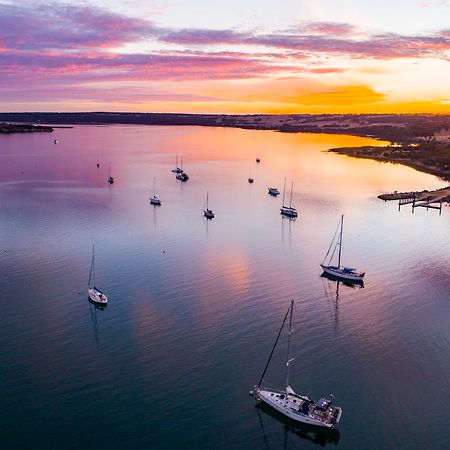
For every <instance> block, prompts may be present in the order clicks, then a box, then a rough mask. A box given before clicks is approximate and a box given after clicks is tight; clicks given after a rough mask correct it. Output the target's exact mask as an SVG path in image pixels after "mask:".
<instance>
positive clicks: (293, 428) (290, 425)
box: [255, 402, 341, 449]
mask: <svg viewBox="0 0 450 450" xmlns="http://www.w3.org/2000/svg"><path fill="white" fill-rule="evenodd" d="M255 408H256V409H257V411H258V416H259V422H260V426H261V431H262V433H263V439H264V443H265V447H266V448H269V441H268V439H267V435H266V433H265V430H264V423H263V417H262V416H261V412H262V413H263V414H267V415H269V416H271V417H273V418H275V419H277V420H278V421H279V422H281V423H283V424H284V432H285V437H284V447H283V448H285V449H287V448H288V434H289V433H292V434H294V435H296V436H298V437H300V438H302V439H305V440H306V441H309V442H312V443H314V444H317V445H320V446H321V447H325V446H326V445H329V444H333V445H337V444H338V442H339V439H340V437H341V434H340V432H339V430H338V429H336V428H322V427H316V426H314V425H307V424H304V423H301V422H297V421H295V420H292V419H289V418H288V417H286V416H285V415H283V414H281V413H279V412H278V411H277V410H275V409H273V408H271V407H270V406H269V405H267V404H265V403H264V402H259V403H257V404H256V406H255ZM292 447H293V448H297V445H296V444H295V443H293V444H292Z"/></svg>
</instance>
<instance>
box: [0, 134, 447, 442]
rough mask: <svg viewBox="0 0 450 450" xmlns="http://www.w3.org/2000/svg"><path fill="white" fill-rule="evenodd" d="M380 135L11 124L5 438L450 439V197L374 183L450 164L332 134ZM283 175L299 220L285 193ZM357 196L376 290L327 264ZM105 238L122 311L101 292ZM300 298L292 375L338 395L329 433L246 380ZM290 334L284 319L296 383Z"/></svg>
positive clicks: (0, 369) (305, 388)
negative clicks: (429, 206)
mask: <svg viewBox="0 0 450 450" xmlns="http://www.w3.org/2000/svg"><path fill="white" fill-rule="evenodd" d="M55 138H57V139H58V144H54V139H55ZM371 142H372V141H370V140H368V139H363V138H354V137H349V136H333V135H330V136H327V135H308V134H298V135H294V134H282V133H274V132H270V131H248V130H237V129H220V128H199V127H144V126H142V127H138V126H109V127H94V126H85V127H83V126H77V127H75V128H73V129H58V130H56V131H55V132H54V133H53V134H52V135H50V134H46V133H43V134H30V135H11V136H0V205H1V208H0V292H1V296H0V307H1V316H2V326H1V327H0V392H1V393H2V394H1V402H0V405H1V408H0V436H1V444H0V445H1V448H5V449H28V448H30V449H53V448H55V449H80V448H85V449H91V448H92V449H94V448H95V449H97V450H99V449H111V448H115V449H122V448H123V449H130V448H154V449H172V448H192V449H203V448H205V449H206V448H216V449H228V448H239V449H241V448H242V449H246V448H271V449H278V448H316V447H317V446H323V445H329V446H331V447H334V446H337V447H339V448H342V449H345V448H352V449H355V448H358V449H380V448H395V449H400V448H405V449H412V448H417V449H422V448H433V449H434V448H436V449H440V448H442V449H443V448H447V446H448V443H449V442H450V432H449V427H448V423H449V420H450V401H449V399H450V384H449V380H450V376H449V375H450V358H449V354H450V352H449V349H450V281H449V279H450V277H449V274H450V239H449V238H450V233H449V226H450V214H449V208H448V207H444V208H443V212H442V215H439V214H438V212H436V211H426V210H425V209H420V208H417V209H416V211H415V212H414V214H412V213H411V209H410V208H409V207H404V208H403V209H402V210H401V211H400V212H399V211H398V210H397V206H396V205H395V204H393V203H384V202H381V201H380V200H378V199H377V198H376V195H377V194H379V193H381V192H385V191H391V190H394V189H397V190H411V189H432V188H436V187H442V186H444V185H445V183H443V182H442V181H440V180H438V179H437V178H435V177H432V176H429V175H425V174H420V173H418V172H416V171H414V170H413V169H409V168H405V167H402V166H396V165H392V164H380V163H376V162H373V161H367V160H357V159H352V158H347V157H344V156H339V155H334V154H329V153H326V150H327V149H328V148H331V147H336V146H345V145H367V144H368V143H371ZM176 154H179V155H181V154H182V155H183V163H184V168H185V170H186V172H187V173H188V174H189V175H190V180H189V181H188V182H186V183H181V182H179V181H177V180H175V177H174V174H173V173H172V172H171V171H170V169H171V168H172V167H173V166H174V165H175V155H176ZM256 156H258V157H260V158H261V163H260V164H256V162H255V158H256ZM97 161H99V163H100V168H97V167H96V163H97ZM110 164H111V174H112V175H113V176H114V178H115V183H114V185H112V186H109V185H108V184H107V182H106V180H107V177H108V170H109V165H110ZM249 174H251V176H252V177H253V178H254V179H255V182H254V184H253V185H250V184H248V182H247V178H248V176H249ZM154 177H155V178H156V186H157V194H158V196H159V197H160V198H161V200H162V203H163V204H162V206H161V207H157V208H154V207H152V206H150V205H149V201H148V198H149V196H151V195H153V178H154ZM285 177H287V179H288V185H289V184H290V181H291V180H293V181H294V194H293V205H294V206H295V207H297V208H298V210H299V217H298V219H297V220H296V221H289V220H286V219H282V218H281V217H280V215H279V207H280V206H281V198H280V197H281V196H280V197H278V198H272V197H270V196H268V195H267V187H268V186H276V187H278V188H279V189H280V190H281V189H282V187H283V181H284V178H285ZM207 192H209V206H210V207H211V208H212V209H213V210H214V212H215V214H216V217H215V219H214V220H212V221H209V222H208V221H207V220H206V219H205V218H204V217H203V211H202V207H203V204H204V201H205V198H206V193H207ZM342 213H343V214H344V215H345V229H344V258H343V262H344V263H346V264H349V265H355V266H356V267H357V268H358V269H360V270H363V271H365V272H366V283H365V286H364V288H362V289H359V288H352V287H349V286H346V285H343V284H341V283H340V284H339V286H338V285H337V283H336V282H334V281H330V280H328V279H324V278H321V277H320V274H321V271H320V267H319V263H320V262H322V260H323V257H324V255H325V253H326V250H327V248H328V246H329V244H330V240H331V237H332V235H333V233H334V230H335V228H336V226H337V223H338V219H339V217H340V214H342ZM93 243H95V248H96V272H97V285H98V287H100V288H101V289H103V290H104V291H105V292H106V293H107V295H108V297H109V304H108V306H107V307H106V308H105V309H103V310H100V309H97V308H95V307H94V306H93V305H92V304H90V303H89V302H88V298H87V292H86V288H87V280H88V276H89V268H90V259H91V248H92V244H93ZM291 298H293V299H294V300H295V316H294V328H295V333H294V335H293V341H292V342H293V354H294V356H295V357H296V360H295V363H294V364H293V365H292V366H291V367H292V369H291V384H292V386H293V388H294V389H295V390H296V391H298V392H300V393H304V394H308V395H310V396H311V397H312V398H316V399H317V398H318V397H320V396H322V395H328V394H329V393H330V392H332V393H333V394H334V396H335V401H336V403H337V404H339V405H340V406H342V408H343V411H344V412H343V416H342V420H341V423H340V424H339V427H338V430H336V431H335V432H332V433H318V432H317V430H316V429H311V428H307V427H295V428H293V427H292V426H291V424H289V423H286V422H284V421H283V420H281V419H280V418H279V417H278V416H273V415H272V414H271V413H270V410H267V408H257V407H255V401H254V399H253V398H252V397H250V396H249V395H248V391H249V389H250V388H251V387H252V386H253V385H254V384H255V383H257V382H258V380H259V377H260V375H261V372H262V369H263V367H264V364H265V362H266V359H267V356H268V354H269V352H270V349H271V346H272V344H273V342H274V339H275V337H276V333H277V331H278V329H279V327H280V325H281V321H282V319H283V317H284V314H285V311H286V310H287V307H288V304H289V300H290V299H291ZM285 352H286V338H285V336H284V337H283V338H282V340H281V341H280V345H279V348H278V350H277V352H276V353H275V356H274V359H273V361H272V364H271V367H270V369H269V371H268V374H267V376H266V380H267V381H268V382H270V383H272V384H274V385H277V386H283V382H284V379H285V373H284V359H285Z"/></svg>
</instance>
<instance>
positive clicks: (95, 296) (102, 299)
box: [88, 244, 108, 305]
mask: <svg viewBox="0 0 450 450" xmlns="http://www.w3.org/2000/svg"><path fill="white" fill-rule="evenodd" d="M91 281H92V285H91ZM91 286H92V287H91ZM88 294H89V298H90V299H91V300H92V301H93V302H94V303H99V304H102V305H104V304H106V303H108V297H107V296H106V294H105V293H104V292H102V291H101V290H100V289H98V288H97V287H95V252H94V244H92V261H91V270H90V272H89V281H88Z"/></svg>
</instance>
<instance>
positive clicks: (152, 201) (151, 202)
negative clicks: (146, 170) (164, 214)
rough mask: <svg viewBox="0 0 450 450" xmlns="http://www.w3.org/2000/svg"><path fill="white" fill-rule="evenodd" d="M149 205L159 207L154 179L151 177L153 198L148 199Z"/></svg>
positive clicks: (159, 201)
mask: <svg viewBox="0 0 450 450" xmlns="http://www.w3.org/2000/svg"><path fill="white" fill-rule="evenodd" d="M150 204H152V205H155V206H160V205H161V200H160V199H159V198H158V197H157V196H156V179H155V178H154V177H153V197H150Z"/></svg>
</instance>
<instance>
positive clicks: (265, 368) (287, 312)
mask: <svg viewBox="0 0 450 450" xmlns="http://www.w3.org/2000/svg"><path fill="white" fill-rule="evenodd" d="M290 310H291V305H289V308H288V310H287V311H286V315H285V316H284V320H283V323H282V324H281V328H280V331H279V332H278V336H277V338H276V339H275V344H274V345H273V347H272V351H271V352H270V356H269V360H268V361H267V364H266V367H264V371H263V373H262V375H261V379H260V380H259V383H258V386H257V387H259V386H261V383H262V380H263V378H264V375H265V374H266V371H267V368H268V367H269V363H270V360H271V359H272V355H273V352H274V351H275V347H276V346H277V343H278V339H280V334H281V332H282V331H283V327H284V323H285V322H286V319H287V316H288V314H289V311H290Z"/></svg>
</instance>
